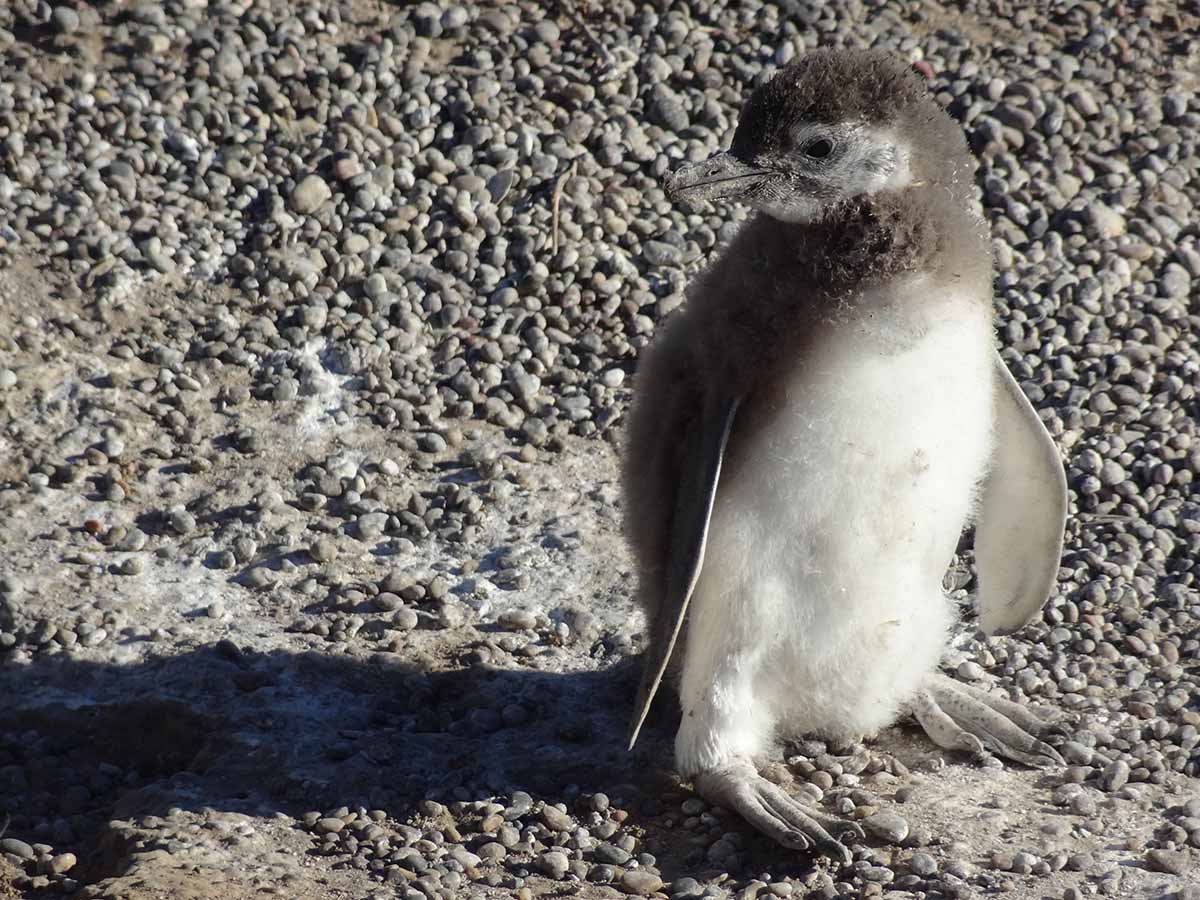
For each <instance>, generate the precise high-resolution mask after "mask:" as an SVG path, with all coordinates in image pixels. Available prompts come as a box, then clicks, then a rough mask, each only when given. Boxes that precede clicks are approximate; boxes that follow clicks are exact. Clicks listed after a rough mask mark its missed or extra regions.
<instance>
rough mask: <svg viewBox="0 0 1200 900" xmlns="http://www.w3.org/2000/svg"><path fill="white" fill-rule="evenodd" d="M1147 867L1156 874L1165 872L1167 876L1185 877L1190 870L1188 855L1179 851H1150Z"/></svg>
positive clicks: (1147, 852)
mask: <svg viewBox="0 0 1200 900" xmlns="http://www.w3.org/2000/svg"><path fill="white" fill-rule="evenodd" d="M1146 865H1148V866H1149V867H1150V868H1151V869H1153V870H1154V871H1155V872H1164V873H1166V874H1167V875H1183V874H1185V873H1186V872H1187V871H1188V869H1189V861H1188V855H1187V853H1184V852H1181V851H1177V850H1159V849H1155V850H1148V851H1146Z"/></svg>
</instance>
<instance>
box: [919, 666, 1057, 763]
mask: <svg viewBox="0 0 1200 900" xmlns="http://www.w3.org/2000/svg"><path fill="white" fill-rule="evenodd" d="M910 708H911V711H912V713H913V715H914V716H915V717H916V719H917V721H918V722H919V723H920V724H921V727H922V728H923V729H925V733H926V734H927V735H929V737H930V738H931V739H932V740H933V742H934V743H935V744H937V745H938V746H939V747H943V748H945V749H947V750H965V751H967V752H968V753H972V754H974V755H976V756H986V755H987V753H988V752H989V751H990V752H992V753H994V754H996V755H997V756H1003V757H1005V758H1006V759H1012V760H1016V761H1017V762H1020V763H1024V764H1025V765H1027V766H1032V767H1034V768H1041V767H1042V766H1045V765H1047V764H1049V763H1057V764H1058V765H1060V766H1061V765H1066V762H1065V761H1064V760H1063V758H1062V756H1061V755H1059V752H1058V751H1057V750H1055V749H1054V748H1053V747H1051V746H1050V745H1049V744H1047V743H1046V742H1045V741H1044V740H1042V738H1045V737H1050V736H1052V735H1053V734H1055V733H1061V732H1060V730H1059V729H1058V726H1057V725H1056V724H1055V723H1054V722H1052V721H1047V720H1045V719H1042V718H1040V717H1039V716H1037V715H1035V714H1034V713H1033V712H1032V711H1030V710H1029V709H1027V708H1026V707H1024V706H1021V705H1019V704H1017V703H1013V702H1012V701H1011V700H1005V699H1004V698H1002V697H995V696H993V695H992V694H989V693H988V692H987V691H984V690H981V689H980V688H977V687H974V686H972V685H969V684H963V683H962V682H959V681H955V680H954V679H952V678H948V677H946V676H945V675H934V676H932V677H931V678H930V679H929V680H928V681H927V682H926V684H925V686H924V687H923V688H922V689H921V690H920V691H918V692H917V696H916V697H915V698H914V699H913V701H912V703H911V705H910Z"/></svg>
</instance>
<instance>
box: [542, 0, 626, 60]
mask: <svg viewBox="0 0 1200 900" xmlns="http://www.w3.org/2000/svg"><path fill="white" fill-rule="evenodd" d="M556 5H557V6H558V8H559V9H561V10H562V12H563V15H565V16H566V17H567V18H568V19H570V20H571V22H572V23H573V24H574V25H575V27H576V28H578V29H579V30H580V31H582V32H583V36H584V37H586V38H587V42H588V43H589V44H591V45H592V49H593V50H595V51H596V52H597V53H599V54H600V56H601V58H602V59H603V61H604V65H606V66H611V65H613V58H612V54H611V53H609V52H608V48H607V47H605V46H604V45H603V44H602V43H600V38H598V37H596V32H594V31H592V29H591V26H589V25H588V23H587V22H585V21H584V19H583V16H581V15H580V14H579V13H578V12H577V11H576V10H575V8H574V5H573V4H572V3H571V0H558V3H557V4H556Z"/></svg>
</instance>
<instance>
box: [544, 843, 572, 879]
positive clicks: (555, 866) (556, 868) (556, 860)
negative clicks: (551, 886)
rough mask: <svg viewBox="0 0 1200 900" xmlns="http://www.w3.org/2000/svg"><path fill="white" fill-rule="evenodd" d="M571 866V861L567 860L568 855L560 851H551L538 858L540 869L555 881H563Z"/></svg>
mask: <svg viewBox="0 0 1200 900" xmlns="http://www.w3.org/2000/svg"><path fill="white" fill-rule="evenodd" d="M569 865H570V860H568V859H567V855H566V854H565V853H562V852H560V851H558V850H550V851H548V852H546V853H543V854H542V855H541V856H540V857H539V858H538V868H539V869H540V870H541V871H542V873H543V874H545V875H548V876H549V877H550V878H553V879H555V880H558V879H561V878H562V877H563V876H564V875H566V874H567V867H568V866H569Z"/></svg>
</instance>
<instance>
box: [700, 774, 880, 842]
mask: <svg viewBox="0 0 1200 900" xmlns="http://www.w3.org/2000/svg"><path fill="white" fill-rule="evenodd" d="M693 783H694V785H695V788H696V793H698V794H699V795H700V796H701V797H703V798H704V799H705V800H707V801H709V802H710V803H714V804H716V805H717V806H724V807H725V808H727V809H730V810H733V811H734V812H736V813H737V814H738V815H740V816H741V817H742V818H744V819H745V820H746V821H747V822H749V823H750V824H751V825H753V826H754V827H755V828H757V829H758V830H759V831H761V832H762V833H763V834H765V835H767V836H768V837H769V838H771V839H772V840H774V841H775V842H776V843H779V844H782V845H783V846H785V847H789V848H791V849H793V850H816V851H817V852H819V853H824V854H825V855H826V856H828V857H830V858H831V859H834V860H837V861H838V862H841V863H843V864H844V865H849V864H850V862H851V860H852V857H851V855H850V851H849V850H848V849H847V848H846V846H845V844H843V843H842V842H841V841H839V840H837V839H836V838H834V837H833V835H832V834H831V832H835V831H836V832H849V833H850V834H851V835H852V836H853V837H856V838H859V839H862V838H863V837H864V835H863V831H862V829H861V828H859V826H858V825H856V824H854V823H852V822H844V821H841V820H839V819H833V818H830V817H828V816H824V815H822V814H821V813H818V812H815V811H811V810H807V809H805V808H804V807H803V806H801V805H800V803H799V802H797V801H796V800H795V799H793V798H792V797H791V796H789V795H788V794H787V793H786V792H785V791H783V790H782V789H781V788H779V787H778V786H777V785H774V784H771V782H769V781H767V780H766V779H765V778H763V777H762V776H761V775H759V774H758V772H757V771H756V770H755V768H754V766H753V765H752V764H751V763H750V762H748V761H746V760H736V761H734V762H732V763H731V764H729V765H727V766H724V767H723V768H720V769H710V770H709V771H706V772H701V773H700V774H699V775H697V776H696V777H695V779H694V781H693Z"/></svg>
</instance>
